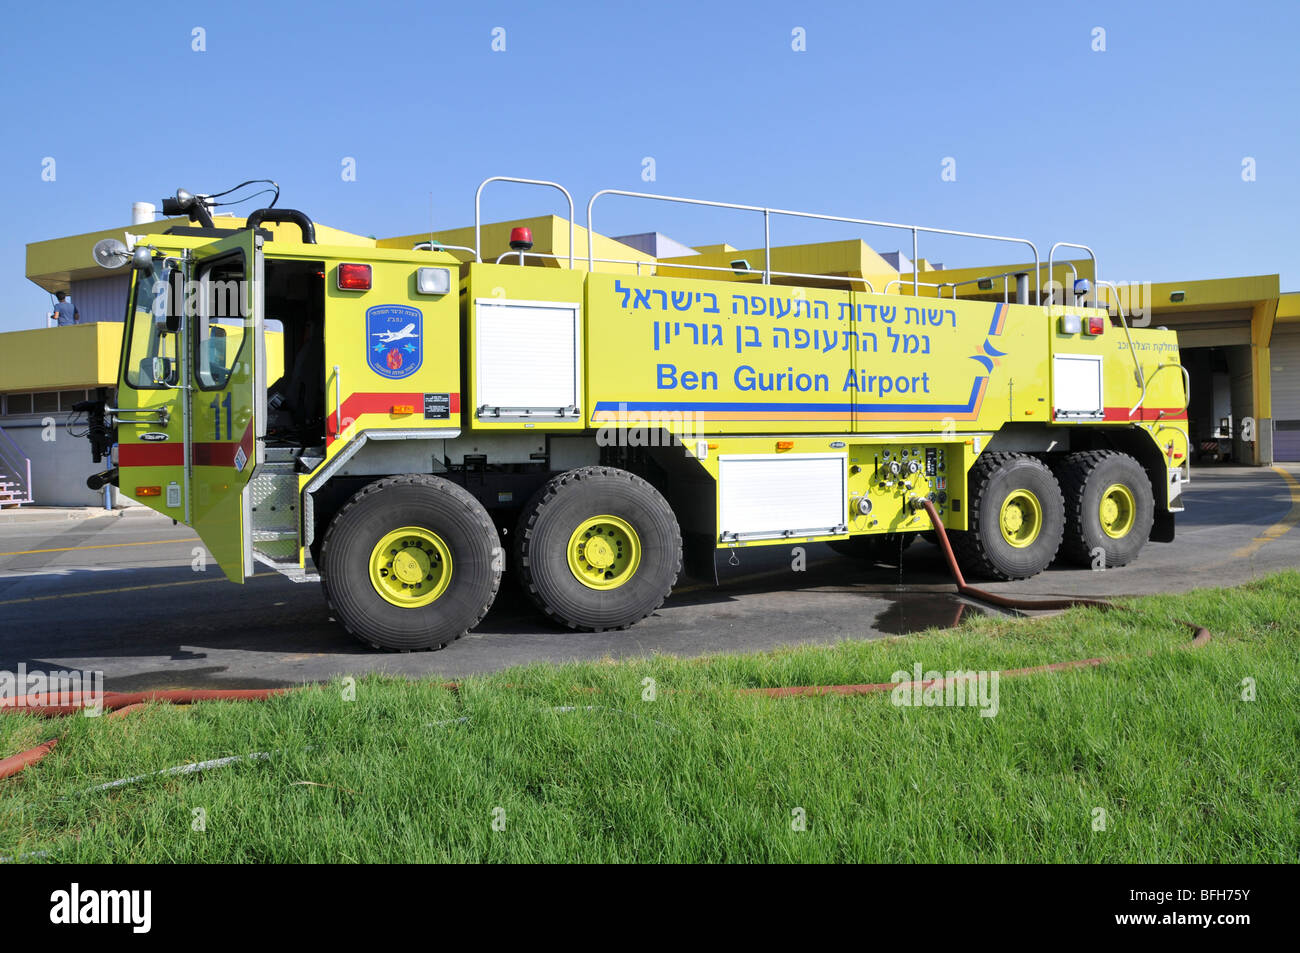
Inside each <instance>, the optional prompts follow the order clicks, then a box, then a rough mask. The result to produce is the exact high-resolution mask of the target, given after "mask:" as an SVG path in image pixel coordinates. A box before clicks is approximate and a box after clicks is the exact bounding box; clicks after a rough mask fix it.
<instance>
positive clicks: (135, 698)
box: [0, 688, 288, 780]
mask: <svg viewBox="0 0 1300 953" xmlns="http://www.w3.org/2000/svg"><path fill="white" fill-rule="evenodd" d="M287 690H288V689H284V688H266V689H230V690H224V691H211V690H208V691H186V690H174V691H156V692H104V694H103V695H102V696H96V695H93V694H92V693H90V692H63V693H59V692H50V693H48V694H47V695H21V696H19V697H18V698H12V699H10V698H5V699H0V713H14V712H29V713H30V714H33V715H39V716H40V717H42V718H53V717H56V716H58V715H71V714H75V713H76V712H79V711H84V710H85V709H86V708H87V707H88V706H96V707H101V708H102V709H103V710H104V711H108V712H112V714H111V715H110V716H109V717H114V716H120V715H124V714H126V713H127V712H128V711H131V710H134V709H136V708H138V707H140V706H141V705H144V704H145V703H146V702H168V703H169V704H172V705H190V704H193V703H194V702H204V701H262V700H264V699H267V698H270V697H271V696H273V695H281V694H283V693H284V692H286V691H287ZM51 696H52V697H54V698H57V699H58V700H59V702H61V704H57V705H49V704H46V700H47V699H48V698H49V697H51ZM58 743H59V739H58V738H57V737H55V738H51V739H50V740H49V741H45V742H42V743H41V744H39V745H37V746H36V747H34V748H28V749H27V750H26V751H20V752H18V754H15V755H11V756H10V757H8V758H4V759H0V780H2V779H4V778H8V777H12V776H13V775H15V774H17V773H18V772H20V771H22V770H24V769H25V768H28V767H30V766H31V765H33V764H36V762H38V761H40V760H41V759H42V758H44V757H45V756H46V755H47V754H49V753H50V752H51V751H53V750H54V746H55V745H56V744H58Z"/></svg>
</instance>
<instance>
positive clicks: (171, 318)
mask: <svg viewBox="0 0 1300 953" xmlns="http://www.w3.org/2000/svg"><path fill="white" fill-rule="evenodd" d="M180 329H181V316H180V313H179V312H177V311H172V312H169V313H168V315H167V333H168V334H177V333H179V332H180Z"/></svg>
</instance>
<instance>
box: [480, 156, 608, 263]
mask: <svg viewBox="0 0 1300 953" xmlns="http://www.w3.org/2000/svg"><path fill="white" fill-rule="evenodd" d="M490 182H515V183H518V184H520V185H544V186H548V187H550V188H553V189H559V190H560V192H562V193H563V194H564V197H565V198H566V199H567V200H568V202H569V270H570V271H572V270H573V230H574V226H575V223H576V218H577V215H576V213H575V212H574V208H573V196H572V195H570V194H569V190H568V189H566V188H565V187H564V186H562V185H560V183H559V182H551V181H549V180H547V179H520V178H516V177H515V176H511V175H494V176H492V177H491V178H487V179H484V180H483V181H482V182H480V183H479V186H478V191H477V192H475V193H474V247H475V248H478V249H482V247H483V234H482V219H481V217H480V199H481V198H482V197H483V189H484V188H485V187H486V186H487V185H488V183H490ZM587 242H588V245H590V243H591V236H590V235H588V236H587ZM475 256H476V257H477V258H478V260H479V261H480V262H481V261H482V260H483V258H482V255H481V254H480V253H478V252H476V253H475ZM588 257H590V256H588Z"/></svg>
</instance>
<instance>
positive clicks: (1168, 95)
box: [0, 0, 1300, 330]
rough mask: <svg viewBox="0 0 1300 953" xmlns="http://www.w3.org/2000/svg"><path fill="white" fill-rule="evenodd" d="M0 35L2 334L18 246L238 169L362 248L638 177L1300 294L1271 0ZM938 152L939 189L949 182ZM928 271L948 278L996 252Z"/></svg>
mask: <svg viewBox="0 0 1300 953" xmlns="http://www.w3.org/2000/svg"><path fill="white" fill-rule="evenodd" d="M5 16H6V22H5V30H4V32H3V35H0V76H2V77H3V91H4V93H5V102H6V103H8V104H10V108H9V109H8V110H7V111H6V114H5V117H4V119H3V122H4V124H5V126H6V128H5V131H4V146H3V149H2V150H0V221H3V222H4V223H5V226H6V227H5V228H4V229H3V231H2V232H0V270H2V273H3V275H4V277H5V279H6V280H4V281H0V330H13V329H17V328H23V327H35V326H39V325H40V324H41V323H42V316H43V314H44V313H45V312H46V311H48V306H49V299H48V296H47V295H45V294H44V292H42V291H41V290H40V289H38V288H37V287H36V286H35V285H33V284H32V283H31V282H29V281H27V279H26V278H25V277H24V264H25V244H26V243H27V242H29V241H35V240H39V239H43V238H51V237H57V236H60V235H66V234H71V233H75V232H81V231H90V230H94V229H99V228H108V227H113V226H117V225H123V226H125V225H126V224H127V222H128V221H129V210H130V206H131V203H132V202H133V201H137V200H149V201H153V202H155V203H156V202H158V200H159V199H160V198H161V197H162V196H163V195H164V194H167V193H170V192H172V191H173V190H174V189H175V188H176V187H177V186H184V187H185V188H188V189H190V190H191V191H207V192H211V191H218V190H220V189H223V188H226V187H229V186H231V185H234V184H235V183H236V182H239V181H241V180H243V179H247V178H254V177H267V178H274V179H277V180H278V181H279V183H280V185H281V187H282V190H283V191H282V197H281V205H284V206H289V207H296V208H301V209H303V210H305V211H306V212H308V214H310V215H311V216H313V217H314V218H316V219H317V220H318V221H321V222H324V223H327V224H330V225H334V226H337V227H340V228H345V229H348V230H351V231H355V232H359V233H362V234H374V235H393V234H404V233H410V232H415V231H419V230H422V229H427V228H428V227H429V222H430V193H432V214H433V220H434V221H435V222H436V224H437V225H438V227H443V228H445V227H452V226H458V225H463V224H469V223H470V222H472V218H473V194H474V189H475V187H476V186H477V184H478V182H479V181H480V180H481V179H483V178H485V177H487V176H489V175H501V174H506V175H519V176H529V177H535V178H548V179H556V180H558V181H560V182H562V183H564V184H566V185H567V186H568V187H569V189H570V190H571V191H572V192H573V193H574V196H575V199H577V201H578V203H579V206H580V212H579V214H580V216H581V215H582V212H581V207H582V206H585V203H586V199H587V197H588V196H589V195H590V194H591V193H592V192H593V191H595V190H597V189H600V188H625V189H641V190H645V191H652V192H663V193H668V194H676V195H686V196H697V197H705V198H713V199H720V200H726V201H734V202H741V203H748V204H757V205H770V206H777V207H784V208H794V209H806V210H811V211H823V212H831V213H835V214H842V215H850V216H856V217H863V218H871V219H880V220H886V221H902V222H915V223H917V224H922V225H937V226H943V227H950V228H957V229H963V230H970V231H980V232H994V233H998V234H1010V235H1022V236H1025V237H1028V238H1031V239H1033V240H1034V241H1035V242H1037V243H1038V244H1039V247H1040V249H1042V250H1043V251H1044V254H1045V252H1046V248H1047V247H1048V246H1049V245H1050V244H1051V243H1052V242H1053V241H1057V240H1070V241H1079V242H1085V243H1087V244H1090V245H1092V246H1093V247H1094V248H1095V249H1096V250H1097V253H1098V255H1099V258H1100V261H1101V273H1102V277H1104V278H1110V279H1112V280H1127V281H1165V280H1169V281H1175V280H1186V279H1192V278H1206V277H1218V276H1226V275H1241V274H1259V273H1273V272H1277V273H1280V274H1281V276H1282V287H1283V290H1296V289H1297V288H1300V264H1298V262H1297V257H1298V255H1297V252H1298V251H1300V227H1298V226H1300V162H1297V155H1298V154H1300V71H1297V69H1296V52H1295V51H1296V48H1297V32H1298V28H1300V5H1297V4H1295V3H1290V2H1286V3H1284V2H1273V3H1251V2H1238V3H1234V4H1221V3H1219V4H1212V5H1211V4H1205V5H1200V4H1195V3H1176V4H1174V3H1168V4H1151V3H1132V2H1128V3H1079V2H1061V3H1047V4H1044V3H1041V2H1039V3H1003V4H976V3H969V2H966V3H942V2H940V3H932V4H927V5H925V6H924V7H918V6H917V5H915V4H892V5H889V6H888V7H887V6H885V5H878V4H866V3H827V4H816V3H739V4H707V3H699V2H696V3H689V4H687V3H671V2H670V3H653V4H650V3H640V4H618V3H582V2H571V3H565V4H541V3H530V4H524V3H476V4H473V5H463V6H459V7H453V6H452V5H449V4H442V3H420V4H398V3H387V2H382V0H367V2H365V3H336V2H328V0H324V2H316V3H311V4H277V3H262V4H256V3H238V2H229V3H223V4H221V5H219V6H205V7H200V6H191V5H180V4H172V5H145V6H137V7H130V6H127V7H124V6H122V5H121V4H106V3H100V4H95V5H93V6H86V7H81V6H77V5H63V6H56V5H55V4H20V5H17V6H14V7H12V8H11V9H8V10H7V11H6V15H5ZM195 27H201V28H203V29H204V30H205V31H206V47H207V49H206V51H204V52H194V51H193V50H192V49H191V45H192V30H193V28H195ZM496 27H501V28H504V30H505V44H506V49H505V51H504V52H494V51H493V50H492V39H493V30H494V28H496ZM797 27H800V28H803V30H804V31H805V35H806V47H807V48H806V50H805V51H802V52H796V51H794V50H793V49H792V48H791V47H792V31H793V30H794V29H795V28H797ZM1096 27H1101V28H1103V29H1104V30H1105V31H1106V33H1105V44H1106V50H1105V52H1095V51H1094V50H1093V49H1092V46H1093V30H1094V28H1096ZM14 104H20V105H18V106H15V105H14ZM47 156H51V157H54V159H55V160H56V163H57V165H56V179H55V181H53V182H45V181H42V177H41V173H42V160H43V159H44V158H45V157H47ZM647 156H648V157H653V159H654V160H655V172H656V180H655V181H654V182H645V181H643V180H642V178H641V174H642V168H643V165H642V160H643V159H644V158H645V157H647ZM344 157H352V158H354V159H355V160H356V181H355V182H346V181H343V179H342V177H341V175H340V171H341V168H342V166H341V163H342V160H343V158H344ZM945 157H951V158H953V159H955V163H956V165H955V168H956V181H952V182H945V181H942V180H941V177H940V173H941V168H942V166H941V164H942V162H943V160H944V159H945ZM1246 157H1251V158H1253V159H1254V160H1255V169H1256V179H1255V181H1252V182H1245V181H1243V179H1242V162H1243V159H1244V158H1246ZM250 207H252V206H245V207H244V208H245V209H246V208H250ZM549 211H559V207H558V206H557V205H555V204H554V202H553V200H552V198H551V196H550V195H547V194H545V193H543V192H536V193H532V192H529V191H528V190H522V189H513V188H502V189H501V190H500V191H499V192H497V193H495V194H494V195H490V196H489V197H488V198H487V199H486V200H485V208H484V216H485V219H487V220H499V219H506V218H510V217H515V216H519V217H522V216H526V215H533V214H541V213H543V212H549ZM597 225H598V228H599V230H601V231H603V232H606V233H607V234H621V233H626V232H633V231H646V230H650V229H658V230H659V231H663V232H666V233H668V234H670V235H672V236H673V237H675V238H677V239H678V240H680V241H683V242H685V243H687V244H707V243H712V242H717V241H729V242H731V243H732V244H733V245H738V246H741V247H744V246H748V245H752V244H754V243H755V242H759V243H761V236H762V231H761V220H758V219H755V218H753V217H745V216H742V215H740V214H738V213H726V214H723V215H718V214H716V213H715V214H704V213H700V212H679V211H677V210H675V209H672V208H670V207H667V206H660V205H658V204H651V203H636V202H630V201H627V200H623V201H620V202H615V201H610V202H609V204H608V205H605V206H603V210H602V212H601V215H600V217H599V218H598V220H597ZM850 234H861V236H862V237H863V238H865V239H867V240H868V241H869V242H871V243H872V245H873V246H874V247H876V248H877V249H878V250H881V251H889V250H893V249H895V248H898V247H900V246H907V245H908V244H910V239H909V238H907V237H905V236H904V235H902V234H901V233H874V234H869V233H854V232H852V231H851V230H848V229H841V228H836V227H828V226H825V225H812V224H804V223H798V222H794V221H780V222H778V223H777V225H776V226H775V228H774V233H773V241H774V242H775V243H777V244H781V243H784V242H795V241H808V240H818V239H825V240H829V239H833V238H843V237H848V236H849V235H850ZM921 252H922V255H923V256H925V257H929V258H932V259H934V260H940V261H944V262H946V263H947V264H948V265H949V266H960V265H966V264H970V265H975V264H985V263H992V262H999V261H1008V260H1014V259H1015V258H1016V255H1017V253H1016V252H1015V250H1014V249H1013V248H1012V246H1005V247H1002V248H999V247H997V246H983V244H982V243H969V242H963V243H948V242H943V241H925V240H923V244H922V246H921Z"/></svg>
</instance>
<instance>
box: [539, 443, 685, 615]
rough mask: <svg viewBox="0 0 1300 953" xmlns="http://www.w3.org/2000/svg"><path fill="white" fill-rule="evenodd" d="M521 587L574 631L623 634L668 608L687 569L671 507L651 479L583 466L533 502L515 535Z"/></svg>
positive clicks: (548, 486)
mask: <svg viewBox="0 0 1300 953" xmlns="http://www.w3.org/2000/svg"><path fill="white" fill-rule="evenodd" d="M515 546H516V560H515V565H516V566H517V567H518V571H519V576H520V582H521V583H522V585H523V587H524V590H525V591H526V592H527V593H528V595H529V597H530V598H531V599H532V600H533V601H534V602H535V603H536V604H537V605H538V607H539V608H541V610H542V611H543V612H544V613H546V615H547V616H549V617H550V618H552V619H554V620H555V621H557V622H561V623H563V624H564V625H567V626H569V627H570V628H573V629H582V630H584V631H589V632H601V631H604V630H606V629H622V628H626V627H627V626H629V625H631V624H632V623H634V622H637V621H639V620H641V619H643V618H645V617H646V616H647V615H649V614H650V613H651V612H654V611H655V609H657V608H659V606H661V605H662V604H663V601H664V600H665V599H666V598H668V594H669V593H670V592H671V591H672V588H673V585H674V583H676V581H677V574H678V572H680V571H681V567H682V537H681V532H680V530H679V529H678V526H677V519H676V517H674V516H673V511H672V509H671V508H670V507H669V506H668V503H667V501H665V500H664V498H663V497H662V496H661V495H660V494H659V492H658V491H657V490H655V488H654V487H652V486H651V485H650V484H649V483H647V482H646V481H645V480H643V479H641V478H640V477H638V476H635V475H633V474H631V473H628V472H627V471H625V470H616V469H613V468H611V467H583V468H581V469H578V470H570V471H569V472H568V473H564V474H561V475H560V476H558V477H556V478H555V479H553V480H551V481H550V482H549V483H547V484H546V486H544V487H542V488H541V489H540V490H538V491H537V493H536V494H535V495H534V496H533V498H532V500H530V501H529V503H528V505H527V506H526V507H525V508H524V512H523V514H522V515H521V516H520V518H519V529H518V531H517V532H516V533H515Z"/></svg>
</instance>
